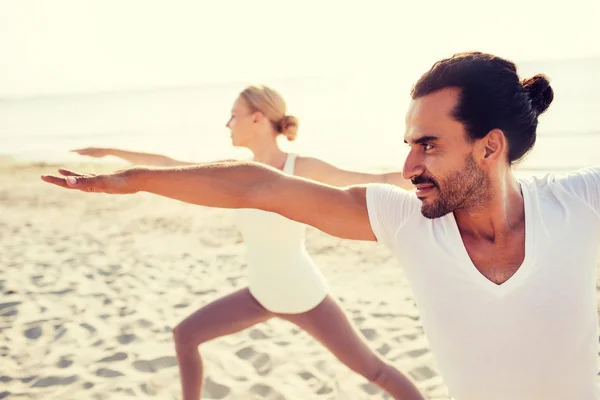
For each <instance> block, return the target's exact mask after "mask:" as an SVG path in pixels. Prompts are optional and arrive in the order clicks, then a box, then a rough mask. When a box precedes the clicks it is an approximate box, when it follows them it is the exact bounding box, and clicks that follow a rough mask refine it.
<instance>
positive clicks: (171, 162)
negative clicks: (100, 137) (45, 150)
mask: <svg viewBox="0 0 600 400" xmlns="http://www.w3.org/2000/svg"><path fill="white" fill-rule="evenodd" d="M72 151H73V152H74V153H77V154H80V155H83V156H90V157H97V158H99V157H106V156H114V157H118V158H121V159H123V160H125V161H128V162H130V163H131V164H133V165H151V166H156V167H177V166H184V165H196V164H197V163H193V162H187V161H180V160H176V159H174V158H171V157H167V156H164V155H162V154H152V153H142V152H137V151H128V150H121V149H113V148H103V147H86V148H83V149H76V150H72Z"/></svg>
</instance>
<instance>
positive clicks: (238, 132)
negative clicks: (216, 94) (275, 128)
mask: <svg viewBox="0 0 600 400" xmlns="http://www.w3.org/2000/svg"><path fill="white" fill-rule="evenodd" d="M225 126H226V127H227V128H229V130H230V131H231V144H233V145H234V146H240V147H247V146H248V145H249V144H250V143H251V142H252V141H253V139H254V137H255V136H256V130H257V124H256V115H255V113H253V112H251V110H250V108H249V107H248V104H247V103H246V101H245V100H244V99H243V98H241V97H238V99H237V100H236V101H235V103H234V104H233V108H232V109H231V118H229V121H227V124H226V125H225Z"/></svg>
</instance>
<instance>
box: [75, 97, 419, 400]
mask: <svg viewBox="0 0 600 400" xmlns="http://www.w3.org/2000/svg"><path fill="white" fill-rule="evenodd" d="M226 126H227V128H229V130H230V131H231V140H232V143H233V145H234V146H241V147H245V148H248V149H249V150H251V151H252V153H253V154H254V158H253V159H254V161H257V162H261V163H264V164H267V165H270V166H272V167H275V168H278V169H280V170H282V171H283V172H285V173H287V174H290V175H296V176H300V177H304V178H308V179H312V180H316V181H320V182H323V183H327V184H330V185H336V186H346V185H352V184H360V183H368V182H388V183H395V184H398V185H406V186H408V182H407V181H405V180H404V179H403V178H402V176H401V174H400V173H389V174H366V173H358V172H351V171H346V170H342V169H339V168H336V167H335V166H333V165H331V164H328V163H326V162H324V161H321V160H319V159H316V158H310V157H298V156H296V155H295V154H286V153H285V152H284V151H282V150H281V149H280V148H279V146H278V143H277V136H278V135H285V137H286V138H287V139H288V140H294V139H295V138H296V134H297V131H298V120H297V119H296V118H295V117H293V116H290V115H286V104H285V101H284V100H283V98H282V97H281V96H280V95H279V94H278V93H277V92H276V91H274V90H273V89H271V88H269V87H265V86H250V87H248V88H246V89H245V90H244V91H242V92H241V93H240V95H239V97H238V99H237V100H236V102H235V103H234V106H233V109H232V112H231V118H230V119H229V121H228V122H227V125H226ZM74 151H75V152H77V153H79V154H82V155H89V156H92V157H103V156H106V155H113V156H117V157H120V158H122V159H125V160H127V161H130V162H132V163H134V164H146V165H156V166H178V165H190V164H192V163H187V162H182V161H178V160H174V159H172V158H169V157H166V156H162V155H156V154H146V153H136V152H129V151H123V150H117V149H99V148H86V149H79V150H74ZM235 217H236V218H235V219H236V224H237V225H238V227H239V228H240V230H241V232H242V235H243V238H244V242H245V243H246V246H247V259H248V270H249V272H248V278H249V281H248V286H247V287H246V288H243V289H241V290H238V291H236V292H234V293H231V294H230V295H227V296H225V297H223V298H220V299H218V300H216V301H213V302H212V303H210V304H208V305H206V306H204V307H202V308H200V309H199V310H198V311H196V312H195V313H193V314H191V315H190V316H188V317H187V318H186V319H184V320H183V321H182V322H180V323H179V324H178V325H177V326H176V327H175V328H174V329H173V335H174V340H175V346H176V352H177V360H178V363H179V370H180V375H181V385H182V390H183V398H184V400H191V399H194V400H195V399H199V398H200V395H201V392H202V383H203V365H202V358H201V356H200V353H199V351H198V347H199V345H200V344H202V343H205V342H207V341H209V340H212V339H215V338H218V337H220V336H224V335H229V334H233V333H235V332H239V331H240V330H243V329H246V328H249V327H251V326H253V325H255V324H258V323H260V322H264V321H266V320H268V319H270V318H272V317H279V318H282V319H285V320H287V321H290V322H292V323H294V324H296V325H297V326H299V327H300V328H301V329H303V330H305V331H306V332H308V333H309V334H310V335H312V336H313V337H314V338H315V339H317V340H318V341H319V342H321V343H322V344H323V345H324V346H326V347H327V348H328V349H329V350H330V351H331V352H332V353H333V354H334V355H335V356H336V357H337V358H338V359H339V360H340V361H341V362H343V363H344V364H345V365H346V366H348V367H349V368H351V369H352V370H353V371H355V372H357V373H359V374H361V375H362V376H364V377H365V378H367V379H368V380H369V381H370V382H373V383H374V384H376V385H377V386H379V387H380V388H382V389H383V390H384V391H386V392H387V393H388V394H390V395H391V396H392V397H393V398H394V399H415V400H416V399H423V397H422V396H421V395H420V394H419V392H418V390H417V389H416V387H415V386H414V385H413V384H412V383H411V382H410V380H409V379H407V378H406V377H405V376H404V375H402V374H401V373H400V372H399V371H398V370H397V369H395V368H394V367H392V366H391V365H389V364H387V363H386V362H385V361H384V360H382V359H381V358H379V357H378V355H377V354H376V353H375V352H374V351H373V350H371V349H370V348H369V347H368V345H367V344H366V343H365V341H364V340H363V338H361V336H360V335H359V334H358V333H357V331H356V330H355V329H354V328H353V326H352V324H351V323H350V321H349V320H348V318H347V317H346V316H345V314H344V312H343V311H342V309H341V307H340V306H339V304H338V303H337V302H336V300H335V299H334V298H333V297H332V296H331V295H330V294H329V288H328V285H327V281H326V280H325V278H324V276H323V275H322V274H321V272H320V270H319V269H318V268H317V266H316V265H315V264H314V262H313V261H312V259H311V258H310V256H309V255H308V254H307V252H306V249H305V243H304V235H305V228H306V227H305V225H302V224H299V223H297V222H295V221H292V220H289V219H286V218H284V217H282V216H280V215H278V214H275V213H270V212H265V211H259V210H250V209H242V210H235Z"/></svg>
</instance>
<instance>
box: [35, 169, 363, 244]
mask: <svg viewBox="0 0 600 400" xmlns="http://www.w3.org/2000/svg"><path fill="white" fill-rule="evenodd" d="M59 171H60V172H61V174H62V175H63V176H42V179H43V180H44V181H46V182H49V183H53V184H55V185H58V186H61V187H64V188H67V189H76V190H82V191H86V192H100V193H109V194H129V193H137V192H149V193H154V194H157V195H160V196H165V197H169V198H172V199H176V200H180V201H183V202H186V203H191V204H197V205H202V206H208V207H218V208H255V209H259V210H264V211H271V212H275V213H278V214H280V215H282V216H284V217H287V218H289V219H292V220H295V221H298V222H301V223H305V224H307V225H311V226H313V227H315V228H317V229H319V230H321V231H323V232H326V233H328V234H330V235H333V236H337V237H340V238H345V239H355V240H371V241H374V240H375V236H374V234H373V231H372V229H371V225H370V223H369V216H368V212H367V206H366V188H365V187H364V186H351V187H346V188H337V187H333V186H329V185H325V184H321V183H317V182H314V181H311V180H308V179H304V178H299V177H294V176H289V175H286V174H284V173H282V172H281V171H279V170H277V169H275V168H271V167H269V166H266V165H263V164H259V163H255V162H242V161H234V162H218V163H209V164H204V165H194V166H186V167H172V168H156V167H134V168H129V169H125V170H122V171H117V172H114V173H111V174H104V175H96V176H93V175H85V174H78V173H75V172H71V171H67V170H59Z"/></svg>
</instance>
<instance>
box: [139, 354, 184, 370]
mask: <svg viewBox="0 0 600 400" xmlns="http://www.w3.org/2000/svg"><path fill="white" fill-rule="evenodd" d="M175 366H177V359H176V358H175V357H172V356H165V357H159V358H155V359H154V360H137V361H134V362H133V368H135V369H137V370H138V371H140V372H156V371H158V370H161V369H163V368H170V367H175Z"/></svg>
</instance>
